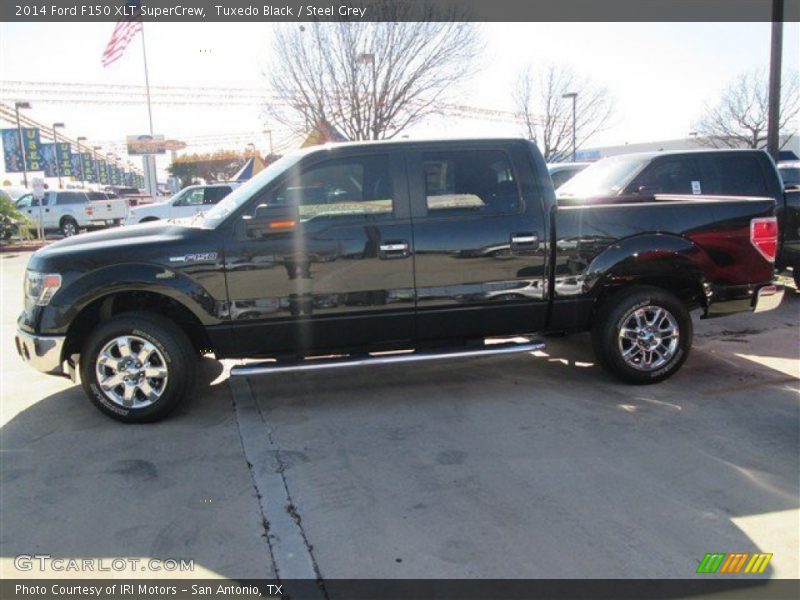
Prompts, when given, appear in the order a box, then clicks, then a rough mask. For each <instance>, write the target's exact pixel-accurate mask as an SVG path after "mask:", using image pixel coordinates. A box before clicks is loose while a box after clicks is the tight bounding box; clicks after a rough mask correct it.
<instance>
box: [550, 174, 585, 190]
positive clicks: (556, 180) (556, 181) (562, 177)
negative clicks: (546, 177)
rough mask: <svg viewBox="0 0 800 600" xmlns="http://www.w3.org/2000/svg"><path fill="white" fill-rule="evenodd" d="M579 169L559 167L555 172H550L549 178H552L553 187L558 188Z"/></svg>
mask: <svg viewBox="0 0 800 600" xmlns="http://www.w3.org/2000/svg"><path fill="white" fill-rule="evenodd" d="M578 171H579V169H561V170H560V171H556V172H555V173H551V174H550V179H552V180H553V188H554V189H558V188H560V187H561V186H562V185H564V184H565V183H567V181H569V180H570V179H572V177H573V176H574V175H575V174H576V173H577V172H578Z"/></svg>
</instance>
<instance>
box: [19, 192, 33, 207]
mask: <svg viewBox="0 0 800 600" xmlns="http://www.w3.org/2000/svg"><path fill="white" fill-rule="evenodd" d="M32 200H33V196H32V195H31V194H25V195H24V196H22V198H20V199H19V200H17V208H30V207H31V201H32Z"/></svg>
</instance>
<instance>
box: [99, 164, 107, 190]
mask: <svg viewBox="0 0 800 600" xmlns="http://www.w3.org/2000/svg"><path fill="white" fill-rule="evenodd" d="M97 180H98V181H99V182H100V183H101V184H103V185H108V165H107V164H106V161H104V160H102V159H101V160H98V161H97Z"/></svg>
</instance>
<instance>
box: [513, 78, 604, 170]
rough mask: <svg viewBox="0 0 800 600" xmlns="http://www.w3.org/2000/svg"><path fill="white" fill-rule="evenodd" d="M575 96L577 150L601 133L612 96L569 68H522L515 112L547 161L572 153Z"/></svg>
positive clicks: (518, 81)
mask: <svg viewBox="0 0 800 600" xmlns="http://www.w3.org/2000/svg"><path fill="white" fill-rule="evenodd" d="M570 93H576V94H577V99H576V103H577V104H576V114H575V139H576V146H577V147H580V146H582V145H583V144H585V143H586V142H587V141H588V140H589V139H591V137H592V136H593V135H595V134H596V133H597V132H598V131H600V130H602V129H603V128H604V127H605V126H606V125H607V124H608V121H609V119H610V118H611V115H612V114H613V110H614V106H613V101H612V98H611V94H610V93H609V92H608V90H607V89H606V88H604V87H601V86H598V85H595V84H594V83H593V82H592V81H591V80H590V79H589V78H587V77H583V76H581V75H578V74H576V73H575V72H574V71H572V70H571V69H570V68H568V67H565V66H560V65H555V64H551V65H549V66H547V67H545V68H543V69H539V70H536V69H534V68H533V67H531V66H528V67H527V68H525V69H524V70H523V71H522V72H521V73H520V75H519V77H518V79H517V86H516V89H515V91H514V103H515V105H516V110H517V112H518V114H519V116H520V117H521V119H522V120H523V122H524V124H525V129H526V131H525V133H526V135H527V136H528V138H529V139H531V140H533V141H535V142H536V144H537V145H538V146H539V149H540V150H541V151H542V154H544V157H545V159H546V160H548V161H551V160H558V159H563V158H564V157H565V156H568V155H569V154H570V153H571V151H572V99H571V98H564V94H570Z"/></svg>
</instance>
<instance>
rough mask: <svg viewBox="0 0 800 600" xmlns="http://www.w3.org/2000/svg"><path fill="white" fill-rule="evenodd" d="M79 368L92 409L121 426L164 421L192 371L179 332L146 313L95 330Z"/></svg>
mask: <svg viewBox="0 0 800 600" xmlns="http://www.w3.org/2000/svg"><path fill="white" fill-rule="evenodd" d="M80 364H81V367H80V368H81V380H82V383H83V389H84V391H85V392H86V394H87V395H88V396H89V399H90V400H91V401H92V403H94V405H95V406H97V408H99V409H100V410H101V411H102V412H104V413H105V414H107V415H108V416H110V417H112V418H114V419H117V420H119V421H123V422H125V423H143V422H147V421H157V420H159V419H162V418H164V417H166V416H167V415H168V414H169V413H170V412H172V411H173V410H174V409H175V408H176V407H177V406H178V404H180V403H181V401H182V400H183V399H184V398H185V397H186V396H188V394H189V393H190V391H191V389H192V386H193V384H194V374H195V367H196V364H195V360H194V349H193V347H192V344H191V342H190V341H189V339H188V337H187V336H186V334H185V333H184V332H183V330H181V328H180V327H178V326H177V325H175V324H174V323H173V322H172V321H169V320H167V319H165V318H163V317H161V316H159V315H155V314H152V313H148V312H130V313H125V314H121V315H118V316H115V317H114V318H113V319H112V320H110V321H106V322H105V323H102V324H101V325H100V326H98V327H97V329H95V330H94V331H93V332H92V334H91V335H90V336H89V339H88V340H87V341H86V343H85V344H84V347H83V351H82V352H81V360H80Z"/></svg>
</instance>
